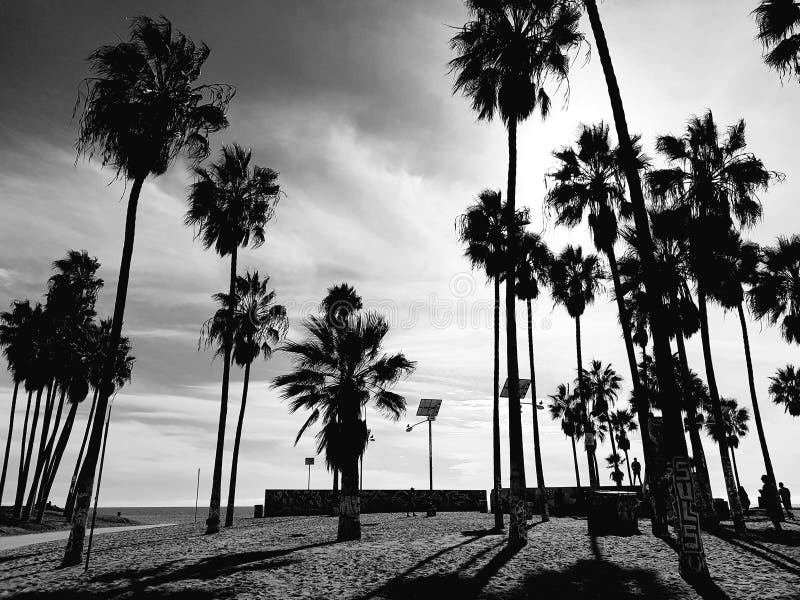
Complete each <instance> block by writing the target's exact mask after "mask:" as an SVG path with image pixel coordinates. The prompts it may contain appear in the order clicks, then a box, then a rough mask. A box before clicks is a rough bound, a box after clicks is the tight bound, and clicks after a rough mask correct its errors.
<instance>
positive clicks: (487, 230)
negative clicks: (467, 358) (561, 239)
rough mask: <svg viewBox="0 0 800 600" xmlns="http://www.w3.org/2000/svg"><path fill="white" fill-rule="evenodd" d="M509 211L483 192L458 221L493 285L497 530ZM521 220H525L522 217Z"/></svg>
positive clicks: (498, 524)
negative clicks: (502, 315)
mask: <svg viewBox="0 0 800 600" xmlns="http://www.w3.org/2000/svg"><path fill="white" fill-rule="evenodd" d="M506 210H507V207H506V205H505V203H503V199H502V193H501V192H500V191H494V190H483V191H482V192H481V193H480V194H478V198H477V201H476V202H475V204H472V205H470V206H469V207H467V210H466V211H465V212H464V213H463V214H462V215H461V216H459V217H458V219H457V220H456V231H457V232H458V239H459V242H461V243H462V244H464V245H465V246H466V249H465V250H464V256H465V257H466V258H467V260H469V262H470V265H471V266H472V268H473V269H481V270H482V271H483V272H484V273H486V278H487V279H488V280H489V281H491V282H492V283H493V284H494V362H493V374H494V383H493V386H492V389H493V392H492V393H493V403H492V468H493V487H492V494H493V495H492V507H493V508H494V526H495V529H502V528H503V509H502V507H501V506H500V502H499V498H500V495H499V494H500V488H501V486H502V483H501V471H502V469H501V465H500V282H501V280H502V279H503V277H504V275H505V273H504V271H505V265H504V261H505V258H504V253H505V247H506V235H507V232H506V227H505V221H504V216H503V215H505V214H506ZM520 218H523V217H522V216H520Z"/></svg>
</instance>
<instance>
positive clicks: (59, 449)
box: [36, 402, 78, 523]
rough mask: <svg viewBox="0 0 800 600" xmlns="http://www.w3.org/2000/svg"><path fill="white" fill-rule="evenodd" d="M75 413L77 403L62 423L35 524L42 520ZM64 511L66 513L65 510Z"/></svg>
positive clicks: (46, 475) (72, 406)
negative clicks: (62, 426)
mask: <svg viewBox="0 0 800 600" xmlns="http://www.w3.org/2000/svg"><path fill="white" fill-rule="evenodd" d="M77 412H78V403H77V402H72V403H70V407H69V413H67V419H66V421H65V422H64V428H63V429H62V430H61V435H60V436H59V438H58V444H56V447H55V451H54V452H53V460H52V461H51V462H50V468H49V469H48V470H47V471H46V472H45V480H44V482H43V484H42V494H41V497H40V499H39V506H38V508H37V511H36V522H37V523H41V522H42V519H43V518H44V511H45V507H46V506H47V500H48V499H49V497H50V490H51V489H52V488H53V483H54V482H55V480H56V474H57V473H58V467H59V466H60V465H61V459H62V457H63V456H64V450H66V448H67V442H68V441H69V436H70V434H71V433H72V425H73V424H74V423H75V414H76V413H77ZM64 510H65V512H66V508H65V509H64Z"/></svg>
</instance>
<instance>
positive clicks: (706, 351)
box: [697, 279, 746, 533]
mask: <svg viewBox="0 0 800 600" xmlns="http://www.w3.org/2000/svg"><path fill="white" fill-rule="evenodd" d="M697 304H698V308H699V309H700V339H701V340H702V342H703V360H704V361H705V366H706V382H707V383H708V391H709V395H710V396H711V408H712V412H713V415H714V421H715V422H716V423H717V424H718V425H721V424H722V423H723V418H722V405H721V404H720V400H719V391H718V390H717V377H716V375H715V374H714V363H713V361H712V358H711V339H710V336H709V332H708V307H707V304H706V294H705V289H704V286H703V283H702V280H701V279H698V281H697ZM719 438H720V439H718V440H716V441H717V447H718V448H719V456H720V460H721V461H722V475H723V477H724V479H725V488H726V489H727V491H728V502H729V503H730V507H731V516H732V517H733V526H734V529H735V530H736V531H737V533H744V532H745V531H746V526H745V523H744V514H743V513H742V504H741V502H740V500H739V488H737V487H736V481H735V480H734V477H733V469H732V468H731V457H730V454H729V453H728V440H726V439H725V437H724V436H719Z"/></svg>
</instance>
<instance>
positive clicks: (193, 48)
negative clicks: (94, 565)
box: [62, 17, 234, 566]
mask: <svg viewBox="0 0 800 600" xmlns="http://www.w3.org/2000/svg"><path fill="white" fill-rule="evenodd" d="M209 52H210V50H209V48H208V46H206V45H205V44H199V45H196V44H195V43H194V42H192V41H191V40H190V39H189V38H187V37H186V36H185V35H183V34H182V33H180V32H178V31H174V30H173V28H172V24H171V23H170V22H169V21H168V20H167V19H165V18H163V17H162V18H160V19H158V20H154V19H151V18H149V17H138V18H136V19H134V20H133V21H132V23H131V35H130V38H129V40H128V41H126V42H119V43H117V44H115V45H108V46H101V47H100V48H98V49H97V50H95V51H94V52H93V53H92V54H91V55H90V56H89V63H90V65H91V69H92V71H93V77H91V78H89V79H87V80H86V89H85V93H84V94H82V95H81V97H80V99H79V100H80V108H82V114H81V117H80V121H79V128H80V132H79V135H78V142H77V144H76V146H77V150H78V154H79V155H85V156H93V155H95V154H96V155H98V156H100V158H101V160H102V163H103V165H108V166H110V167H112V168H114V169H115V170H116V172H117V176H119V177H123V178H125V179H126V180H129V181H131V182H132V185H131V191H130V196H129V198H128V210H127V215H126V219H125V238H124V242H123V249H122V259H121V262H120V270H119V280H118V282H117V292H116V299H115V301H114V316H113V320H112V328H111V339H110V349H111V351H110V353H109V360H111V359H110V357H111V356H114V355H115V349H116V347H117V345H118V344H119V340H120V337H121V336H122V322H123V317H124V314H125V300H126V298H127V294H128V280H129V276H130V266H131V258H132V256H133V242H134V236H135V230H136V212H137V207H138V203H139V195H140V193H141V190H142V185H143V184H144V181H145V179H146V178H147V177H149V176H158V175H162V174H163V173H165V172H166V171H167V169H168V168H169V166H170V165H171V164H172V162H173V161H174V159H175V158H176V157H177V156H178V155H179V154H181V153H184V154H186V155H187V156H188V157H189V158H190V159H191V160H193V161H199V160H202V159H204V158H205V157H206V156H208V152H209V151H208V147H209V146H208V140H207V137H208V135H209V134H211V133H213V132H216V131H219V130H220V129H223V128H224V127H226V126H227V125H228V120H227V118H226V116H225V110H226V108H227V105H228V102H229V101H230V99H231V98H232V97H233V93H234V90H233V88H231V87H229V86H225V85H219V84H211V85H209V84H205V85H200V84H198V81H197V80H198V79H199V77H200V72H201V68H202V66H203V64H204V63H205V61H206V59H207V58H208V55H209ZM112 379H113V365H112V364H111V363H109V364H108V365H107V367H106V369H105V372H104V375H103V384H102V385H101V386H100V394H99V396H98V401H97V410H96V412H95V416H94V421H93V423H92V431H91V435H90V439H89V445H88V447H87V450H86V458H85V459H84V463H83V467H82V468H81V472H80V473H79V475H78V481H77V483H76V488H75V490H76V491H75V516H74V519H73V525H72V531H71V533H70V537H69V541H68V542H67V547H66V551H65V553H64V559H63V561H62V564H63V565H64V566H68V565H75V564H78V563H80V560H81V554H82V552H83V542H84V537H85V534H86V517H87V514H88V510H89V503H90V500H91V493H92V488H93V487H94V476H95V470H96V467H97V460H98V458H99V456H100V449H101V448H100V447H101V444H102V438H103V430H104V422H103V421H104V418H105V414H106V409H107V408H108V400H109V397H110V394H109V391H110V388H111V385H110V382H111V380H112Z"/></svg>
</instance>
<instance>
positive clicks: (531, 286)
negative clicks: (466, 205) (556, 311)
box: [516, 231, 553, 521]
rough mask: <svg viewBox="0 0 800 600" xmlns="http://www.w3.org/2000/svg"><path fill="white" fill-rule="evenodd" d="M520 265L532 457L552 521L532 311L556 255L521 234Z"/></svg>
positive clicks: (537, 238) (544, 518)
mask: <svg viewBox="0 0 800 600" xmlns="http://www.w3.org/2000/svg"><path fill="white" fill-rule="evenodd" d="M519 249H520V262H519V265H518V266H517V281H516V294H517V297H518V298H519V299H520V300H524V301H525V304H526V306H527V308H528V360H529V363H530V372H531V404H532V406H531V410H532V413H533V456H534V464H535V465H536V483H537V486H538V488H539V494H540V497H541V498H542V521H549V520H550V515H549V514H548V509H547V487H546V486H545V484H544V469H543V467H542V452H541V448H540V446H539V415H538V408H537V403H536V398H537V396H536V368H535V367H534V361H533V307H532V301H533V300H535V299H536V298H538V297H539V292H540V291H541V287H542V286H543V285H545V284H546V283H547V281H548V278H549V276H550V268H551V267H552V264H553V253H552V252H550V249H549V248H548V247H547V244H545V242H544V241H543V240H542V238H541V237H540V236H539V235H537V234H535V233H531V232H529V231H526V232H524V233H523V234H522V239H521V240H520V244H519Z"/></svg>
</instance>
